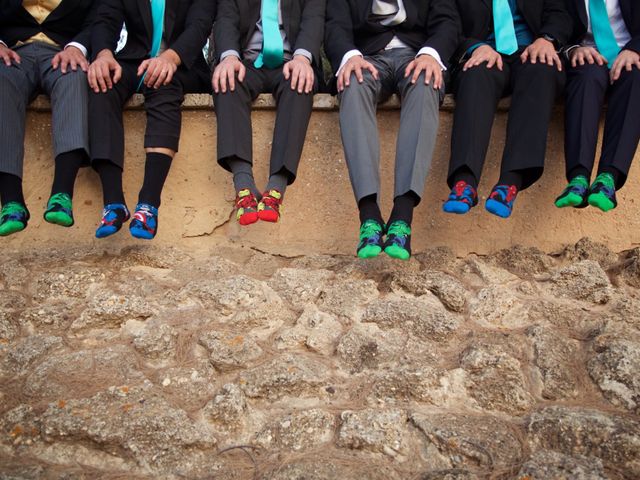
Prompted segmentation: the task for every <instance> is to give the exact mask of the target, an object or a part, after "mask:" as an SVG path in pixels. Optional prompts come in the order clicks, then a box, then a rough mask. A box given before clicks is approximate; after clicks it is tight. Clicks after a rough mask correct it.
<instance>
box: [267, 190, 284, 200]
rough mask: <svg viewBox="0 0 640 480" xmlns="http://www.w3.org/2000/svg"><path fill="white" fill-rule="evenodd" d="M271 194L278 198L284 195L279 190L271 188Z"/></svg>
mask: <svg viewBox="0 0 640 480" xmlns="http://www.w3.org/2000/svg"><path fill="white" fill-rule="evenodd" d="M269 196H270V197H273V198H275V199H277V200H280V197H282V194H281V193H280V192H279V191H277V190H269Z"/></svg>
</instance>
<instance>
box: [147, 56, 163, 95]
mask: <svg viewBox="0 0 640 480" xmlns="http://www.w3.org/2000/svg"><path fill="white" fill-rule="evenodd" d="M160 72H162V65H161V64H160V62H158V61H157V59H155V58H154V59H152V60H151V62H149V66H148V67H147V75H146V76H145V77H144V84H145V85H146V86H147V87H148V88H152V87H153V85H154V84H155V83H156V80H157V79H158V75H160Z"/></svg>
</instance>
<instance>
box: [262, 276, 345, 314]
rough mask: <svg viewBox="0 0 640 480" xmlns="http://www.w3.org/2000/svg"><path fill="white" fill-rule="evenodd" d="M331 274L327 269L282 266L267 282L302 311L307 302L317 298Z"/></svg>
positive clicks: (290, 303) (291, 304)
mask: <svg viewBox="0 0 640 480" xmlns="http://www.w3.org/2000/svg"><path fill="white" fill-rule="evenodd" d="M333 276H334V274H333V272H330V271H329V270H302V269H298V268H282V269H280V270H278V271H277V272H276V273H275V274H274V275H273V277H271V281H270V282H269V284H270V285H272V286H273V288H274V289H275V290H276V291H277V292H278V293H279V294H280V296H281V297H282V298H283V299H284V300H285V301H286V302H287V303H288V304H289V305H290V306H291V307H293V308H294V309H295V310H298V311H302V310H304V308H305V306H306V305H307V304H309V303H313V302H315V301H316V300H317V298H318V296H319V295H320V293H321V292H322V291H323V288H324V287H325V285H326V284H327V282H328V281H329V280H330V279H331V278H333Z"/></svg>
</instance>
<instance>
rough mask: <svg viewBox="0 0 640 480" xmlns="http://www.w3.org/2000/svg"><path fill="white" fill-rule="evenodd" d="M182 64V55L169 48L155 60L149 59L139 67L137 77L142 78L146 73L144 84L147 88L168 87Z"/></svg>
mask: <svg viewBox="0 0 640 480" xmlns="http://www.w3.org/2000/svg"><path fill="white" fill-rule="evenodd" d="M181 63H182V60H180V55H178V54H177V53H176V51H175V50H172V49H170V48H168V49H167V50H165V51H164V52H162V53H161V54H160V55H158V56H157V57H154V58H148V59H147V60H145V61H144V62H142V63H141V64H140V66H139V67H138V72H137V75H138V76H139V77H140V76H142V75H143V74H144V72H145V71H146V72H147V74H146V76H145V77H144V84H145V85H146V86H147V88H159V87H160V86H162V85H168V84H169V83H171V80H172V79H173V75H174V74H175V73H176V71H177V70H178V67H179V66H180V64H181Z"/></svg>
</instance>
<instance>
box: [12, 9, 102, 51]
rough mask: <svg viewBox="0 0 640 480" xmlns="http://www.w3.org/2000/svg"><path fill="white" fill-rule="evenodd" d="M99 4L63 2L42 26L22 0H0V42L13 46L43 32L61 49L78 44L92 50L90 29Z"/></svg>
mask: <svg viewBox="0 0 640 480" xmlns="http://www.w3.org/2000/svg"><path fill="white" fill-rule="evenodd" d="M98 4H99V1H98V0H62V2H61V3H60V5H59V6H58V7H57V8H56V9H55V10H54V11H53V12H51V14H50V15H49V16H48V17H47V18H46V19H45V21H44V22H42V24H39V23H38V22H37V21H36V20H35V18H33V17H32V16H31V15H30V14H29V12H27V11H26V10H25V9H24V8H23V7H22V0H0V40H2V41H3V42H4V43H6V44H7V45H9V46H12V45H15V44H16V43H17V42H24V41H26V40H28V39H30V38H31V37H33V36H34V35H37V34H38V33H41V32H42V33H44V34H45V35H46V36H47V37H49V38H50V39H51V40H53V41H55V42H56V43H57V44H59V45H60V46H61V47H64V46H65V45H66V44H67V43H69V42H78V43H80V44H81V45H82V46H84V47H85V48H86V49H87V50H90V46H91V28H90V27H91V23H92V22H93V20H94V18H95V13H96V9H97V7H98Z"/></svg>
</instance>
